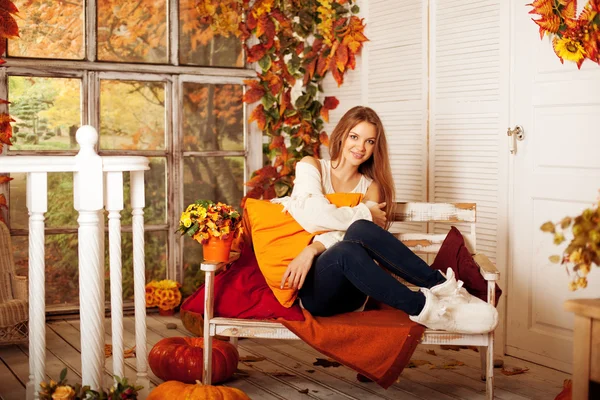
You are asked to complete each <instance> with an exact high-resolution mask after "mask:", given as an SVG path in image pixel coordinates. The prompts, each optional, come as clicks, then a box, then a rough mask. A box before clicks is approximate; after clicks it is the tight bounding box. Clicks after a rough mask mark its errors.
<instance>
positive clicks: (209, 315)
mask: <svg viewBox="0 0 600 400" xmlns="http://www.w3.org/2000/svg"><path fill="white" fill-rule="evenodd" d="M392 220H393V221H395V222H426V223H431V222H435V223H448V224H451V223H461V224H462V223H466V224H468V225H469V228H470V231H469V233H463V236H464V239H465V243H466V245H467V248H468V249H469V250H470V252H471V254H473V258H474V259H475V262H476V263H477V264H478V265H479V268H480V272H481V275H482V276H483V278H484V279H485V280H486V281H487V283H488V294H487V297H488V303H490V304H492V305H494V301H495V298H496V297H495V284H496V281H497V280H498V279H499V277H500V274H499V272H498V270H497V269H496V267H495V265H494V264H492V262H491V261H490V260H489V259H488V258H487V257H486V256H485V255H483V254H478V253H476V252H475V244H476V235H475V221H476V205H475V204H474V203H457V204H449V203H416V202H415V203H413V202H411V203H396V207H395V211H394V215H393V217H392ZM449 227H450V225H448V228H449ZM391 231H392V232H394V230H393V229H391ZM397 237H398V238H399V239H400V240H401V241H402V242H403V243H404V244H406V245H407V246H408V247H410V248H411V249H412V250H413V251H414V252H415V253H417V254H436V253H437V252H438V251H439V249H440V247H441V244H442V242H443V241H444V239H445V237H446V234H426V233H398V234H397ZM226 264H227V263H202V264H201V269H202V270H203V271H204V272H205V301H204V310H205V311H204V375H203V376H204V379H203V381H204V384H206V385H210V383H211V360H212V339H213V337H214V336H216V335H220V336H226V337H230V339H231V342H232V343H233V344H234V345H237V338H240V337H248V338H262V339H297V340H299V339H300V338H299V337H298V336H296V335H294V334H293V333H292V332H291V331H290V330H288V329H287V328H286V327H285V326H283V325H282V324H280V323H278V322H272V321H261V320H248V319H233V318H218V317H213V299H214V297H213V296H214V276H215V272H216V271H218V270H219V269H221V268H223V267H224V266H225V265H226ZM414 290H418V288H414ZM421 343H423V344H435V345H458V346H462V345H465V346H478V347H479V351H480V355H481V368H482V374H481V377H482V379H484V380H486V397H487V399H493V397H494V365H493V364H494V332H490V333H487V334H460V333H453V332H447V331H436V330H429V329H427V330H426V331H425V334H424V336H423V340H422V341H421ZM486 348H487V349H486Z"/></svg>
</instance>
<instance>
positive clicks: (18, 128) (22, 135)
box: [8, 76, 81, 151]
mask: <svg viewBox="0 0 600 400" xmlns="http://www.w3.org/2000/svg"><path fill="white" fill-rule="evenodd" d="M8 96H9V100H10V101H11V104H10V114H11V115H12V117H13V118H14V119H15V123H14V135H13V138H14V139H13V140H14V144H13V146H10V147H9V148H8V149H9V151H10V150H72V149H78V148H79V146H78V145H77V142H76V140H75V132H77V128H78V127H79V125H80V124H81V101H80V99H81V80H79V79H69V78H31V77H24V76H9V77H8Z"/></svg>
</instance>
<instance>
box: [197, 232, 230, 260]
mask: <svg viewBox="0 0 600 400" xmlns="http://www.w3.org/2000/svg"><path fill="white" fill-rule="evenodd" d="M232 243H233V235H229V238H228V239H227V240H222V239H221V238H218V237H213V236H211V237H210V239H208V243H206V244H203V245H202V252H203V254H204V261H212V262H225V261H228V260H229V252H230V251H231V244H232Z"/></svg>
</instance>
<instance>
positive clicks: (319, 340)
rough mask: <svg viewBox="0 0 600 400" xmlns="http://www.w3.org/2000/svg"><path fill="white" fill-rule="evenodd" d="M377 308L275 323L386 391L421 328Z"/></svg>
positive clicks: (403, 316) (382, 307)
mask: <svg viewBox="0 0 600 400" xmlns="http://www.w3.org/2000/svg"><path fill="white" fill-rule="evenodd" d="M378 308H379V309H375V310H369V311H362V312H351V313H345V314H339V315H335V316H333V317H313V316H312V315H311V314H310V313H309V312H308V311H306V310H302V311H303V313H304V318H305V320H304V321H286V320H283V319H279V322H281V323H282V324H283V325H285V326H286V327H287V328H288V329H289V330H291V331H292V332H294V333H295V334H296V335H297V336H298V337H300V338H301V339H302V340H303V341H305V342H306V343H308V344H309V345H311V346H312V347H313V348H315V349H316V350H318V351H319V352H321V353H323V354H325V355H327V356H328V357H331V358H333V359H334V360H336V361H338V362H340V363H342V364H344V365H346V366H347V367H350V368H352V369H354V370H355V371H357V372H359V373H361V374H363V375H364V376H366V377H367V378H369V379H371V380H373V381H375V382H377V383H378V384H379V385H380V386H382V387H383V388H385V389H387V388H388V387H390V386H391V385H392V384H393V383H394V382H395V381H396V379H398V376H400V373H401V372H402V370H403V369H404V367H405V366H406V364H407V363H408V361H409V360H410V357H411V356H412V354H413V352H414V351H415V349H416V347H417V345H418V344H419V342H420V340H421V337H422V336H423V332H424V331H425V327H424V326H422V325H419V324H417V323H415V322H413V321H411V320H410V319H409V318H408V315H407V314H406V313H404V312H403V311H400V310H396V309H394V308H391V307H388V306H385V305H378Z"/></svg>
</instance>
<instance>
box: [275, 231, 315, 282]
mask: <svg viewBox="0 0 600 400" xmlns="http://www.w3.org/2000/svg"><path fill="white" fill-rule="evenodd" d="M321 248H323V250H324V247H323V245H322V244H321V243H318V242H314V243H312V244H310V245H309V246H307V247H305V248H304V249H303V250H302V251H301V252H300V254H298V255H297V256H296V258H294V259H293V260H292V262H291V263H290V264H289V265H288V267H287V269H286V270H285V273H284V274H283V278H281V286H280V287H281V289H283V288H284V287H285V283H286V281H288V282H289V287H290V288H293V289H298V290H300V289H302V285H304V280H305V279H306V275H307V274H308V271H310V267H311V266H312V263H313V261H314V259H315V257H316V256H318V255H319V254H320V253H321V252H322V251H320V250H321Z"/></svg>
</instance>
